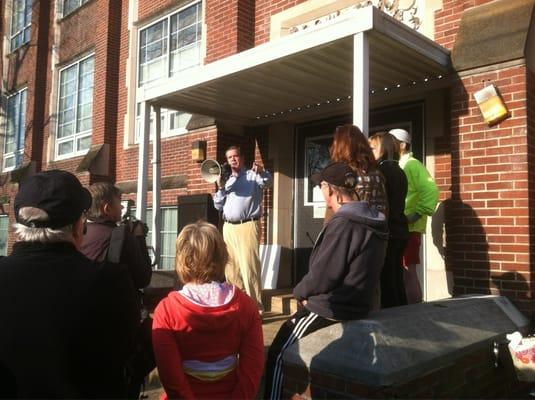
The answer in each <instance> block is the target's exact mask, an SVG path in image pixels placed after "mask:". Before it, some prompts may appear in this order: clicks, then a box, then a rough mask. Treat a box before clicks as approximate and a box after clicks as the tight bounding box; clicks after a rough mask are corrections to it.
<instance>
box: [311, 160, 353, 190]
mask: <svg viewBox="0 0 535 400" xmlns="http://www.w3.org/2000/svg"><path fill="white" fill-rule="evenodd" d="M310 179H311V180H312V182H313V183H314V184H315V185H319V184H320V183H321V182H327V183H329V184H331V185H334V186H339V187H343V188H346V189H353V188H355V186H356V185H357V176H356V175H355V172H354V171H353V169H352V168H351V167H350V166H349V165H347V164H346V163H344V162H333V163H330V164H329V165H327V166H326V167H325V168H324V169H323V170H322V171H321V172H318V173H316V174H313V175H312V176H311V177H310Z"/></svg>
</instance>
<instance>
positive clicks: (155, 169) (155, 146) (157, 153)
mask: <svg viewBox="0 0 535 400" xmlns="http://www.w3.org/2000/svg"><path fill="white" fill-rule="evenodd" d="M154 111H155V114H156V115H155V122H156V126H155V128H156V129H155V130H154V138H153V139H152V248H153V249H154V260H153V262H154V264H155V265H156V266H157V268H161V265H160V251H161V238H160V231H161V229H160V227H161V219H162V218H161V210H160V172H161V171H160V165H161V162H160V161H161V132H162V120H161V109H160V107H159V106H157V107H154Z"/></svg>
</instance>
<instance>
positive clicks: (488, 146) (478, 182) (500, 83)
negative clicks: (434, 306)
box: [437, 66, 533, 313]
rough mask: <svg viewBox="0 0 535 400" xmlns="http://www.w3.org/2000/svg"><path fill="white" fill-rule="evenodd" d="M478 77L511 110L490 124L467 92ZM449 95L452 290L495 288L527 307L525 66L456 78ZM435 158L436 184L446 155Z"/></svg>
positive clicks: (443, 173) (491, 290)
mask: <svg viewBox="0 0 535 400" xmlns="http://www.w3.org/2000/svg"><path fill="white" fill-rule="evenodd" d="M483 81H485V82H487V81H491V82H493V83H494V84H495V85H496V86H497V87H498V88H499V89H500V92H501V94H502V96H503V99H504V101H505V103H506V104H507V106H508V107H509V109H510V111H511V118H509V119H507V120H506V121H504V122H502V123H500V124H499V125H497V126H496V127H493V128H489V127H487V125H486V124H485V123H484V122H483V118H482V117H481V115H480V111H479V109H478V107H477V104H476V103H475V100H474V98H473V94H474V92H476V91H477V90H479V89H481V88H482V87H483ZM451 100H452V101H451V137H450V141H451V198H449V199H448V200H446V202H445V203H446V221H447V222H446V234H447V237H446V242H447V244H446V247H447V251H446V265H447V268H449V269H450V270H451V271H453V276H454V294H465V293H493V294H502V295H505V296H507V297H509V298H510V299H511V300H513V301H514V302H515V304H516V305H517V306H518V307H519V308H520V309H521V310H523V311H525V312H528V313H532V312H533V305H532V303H533V302H532V296H531V280H532V279H531V271H530V253H529V246H530V234H529V203H528V199H529V197H528V190H527V189H528V182H529V180H528V160H527V151H528V146H527V140H528V138H527V129H526V127H527V121H526V69H525V67H523V66H520V67H513V68H508V69H503V70H500V71H496V72H489V73H484V74H476V75H473V76H467V77H463V78H460V79H459V80H458V81H457V82H456V83H455V85H454V88H453V89H452V96H451ZM439 145H441V146H443V145H444V143H443V140H442V143H441V141H439ZM438 161H439V162H438V165H437V168H438V170H439V171H438V172H439V181H438V183H439V184H440V185H442V186H446V185H447V176H446V174H447V166H445V165H444V164H445V162H447V156H440V157H438Z"/></svg>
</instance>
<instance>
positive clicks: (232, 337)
mask: <svg viewBox="0 0 535 400" xmlns="http://www.w3.org/2000/svg"><path fill="white" fill-rule="evenodd" d="M152 339H153V346H154V354H155V356H156V364H157V366H158V372H159V375H160V380H161V382H162V384H163V387H164V389H165V391H166V395H167V396H164V397H163V398H164V399H167V398H170V399H173V398H181V399H254V398H255V397H256V393H257V391H258V386H259V384H260V378H261V376H262V371H263V368H264V343H263V337H262V321H261V318H260V316H259V314H258V308H257V306H256V304H255V303H254V302H253V301H252V300H251V299H250V298H249V297H248V296H247V295H246V294H244V293H243V292H242V291H240V290H239V289H237V288H236V289H235V292H234V296H233V297H232V299H231V300H230V302H228V303H227V304H224V305H220V306H202V305H199V304H196V303H193V302H192V301H190V300H188V299H187V298H186V297H184V296H183V295H181V294H179V293H178V292H172V293H170V294H169V295H168V296H167V297H166V298H165V299H163V300H162V301H161V302H160V304H159V305H158V307H157V308H156V310H155V312H154V323H153V327H152ZM233 357H234V358H235V360H236V362H232V359H233ZM229 360H230V362H229Z"/></svg>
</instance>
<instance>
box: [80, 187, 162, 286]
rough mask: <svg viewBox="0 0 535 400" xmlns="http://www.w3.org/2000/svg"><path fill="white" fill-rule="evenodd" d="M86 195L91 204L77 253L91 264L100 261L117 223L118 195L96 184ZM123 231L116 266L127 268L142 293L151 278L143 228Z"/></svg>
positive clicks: (114, 190) (118, 211)
mask: <svg viewBox="0 0 535 400" xmlns="http://www.w3.org/2000/svg"><path fill="white" fill-rule="evenodd" d="M89 192H90V193H91V196H92V203H91V207H90V208H89V210H88V212H87V233H86V234H85V236H84V241H83V244H82V248H81V252H82V253H83V254H84V255H85V256H86V257H87V258H89V259H91V260H97V261H104V260H106V259H107V254H108V250H109V248H110V239H111V237H112V232H113V230H114V229H116V228H117V224H118V223H119V222H120V221H121V214H122V208H123V207H122V205H121V191H120V190H119V189H118V188H117V187H115V186H114V185H112V184H111V183H107V182H97V183H94V184H92V185H91V186H90V187H89ZM125 228H127V229H124V231H122V234H123V240H122V243H121V245H122V249H121V251H120V258H119V262H120V263H121V264H124V265H126V266H127V267H128V270H129V271H130V276H131V277H132V280H133V282H134V285H135V286H136V288H138V289H143V288H144V287H146V286H147V285H148V284H149V283H150V278H151V275H152V268H151V260H150V257H149V252H148V250H147V244H146V242H145V232H144V229H143V224H142V223H140V222H138V223H135V224H134V225H132V226H126V227H125Z"/></svg>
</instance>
